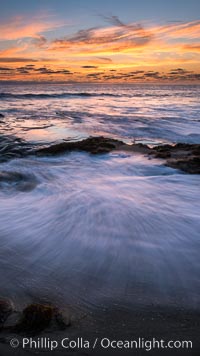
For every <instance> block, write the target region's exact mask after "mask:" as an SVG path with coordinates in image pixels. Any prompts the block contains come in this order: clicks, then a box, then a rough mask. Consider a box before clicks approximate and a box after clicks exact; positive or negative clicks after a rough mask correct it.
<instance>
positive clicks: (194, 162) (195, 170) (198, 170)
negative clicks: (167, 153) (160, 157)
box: [167, 157, 200, 174]
mask: <svg viewBox="0 0 200 356" xmlns="http://www.w3.org/2000/svg"><path fill="white" fill-rule="evenodd" d="M167 165H168V166H169V167H172V168H176V169H180V170H182V171H184V172H186V173H190V174H200V157H191V158H185V159H184V158H183V159H176V160H168V161H167Z"/></svg>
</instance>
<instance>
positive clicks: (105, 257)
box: [0, 84, 200, 309]
mask: <svg viewBox="0 0 200 356" xmlns="http://www.w3.org/2000/svg"><path fill="white" fill-rule="evenodd" d="M199 94H200V86H197V85H150V84H148V85H139V84H138V85H103V84H102V85H91V84H90V85H89V84H87V85H86V84H82V85H77V84H70V85H66V84H20V85H19V84H6V85H3V84H1V85H0V113H1V114H2V117H1V118H0V134H1V136H2V137H6V136H7V137H11V136H12V137H17V138H19V139H22V140H25V141H26V142H28V143H29V145H30V146H31V145H33V146H34V147H35V145H39V146H45V145H51V144H52V143H55V142H63V140H69V141H70V140H71V141H76V140H80V139H83V138H86V137H88V136H99V135H103V136H106V137H112V138H117V139H120V140H123V141H124V142H126V143H132V142H142V143H143V142H144V143H147V144H149V145H150V146H151V145H152V146H154V145H157V144H162V143H172V144H173V143H177V142H186V143H200V114H199V113H200V104H199ZM199 183H200V179H199V176H198V175H189V174H185V173H183V172H181V171H178V170H176V169H172V168H169V167H166V166H165V165H164V163H163V161H162V160H159V159H153V158H152V159H149V157H147V156H145V155H142V154H140V153H129V152H123V151H116V152H112V153H108V154H101V155H91V154H88V153H83V152H71V153H65V154H62V155H59V156H56V157H47V156H46V157H36V156H35V155H32V156H29V157H24V158H14V159H10V160H8V161H5V162H2V163H0V270H1V276H0V283H1V295H2V296H5V297H9V298H11V299H12V300H13V301H14V302H15V304H16V305H26V304H27V303H28V302H32V301H36V300H48V301H51V302H59V303H60V304H66V303H69V304H71V305H72V304H77V305H81V307H83V308H86V309H87V308H89V309H91V308H97V307H98V306H103V305H107V304H108V303H114V304H121V305H127V306H128V305H129V306H133V305H134V306H137V307H139V306H141V307H143V308H144V307H145V306H149V305H152V304H153V305H162V306H163V305H165V306H178V305H182V306H184V307H188V306H190V308H199V295H200V260H199V248H200V238H199V237H200V236H199V231H200V219H199V212H200V189H199Z"/></svg>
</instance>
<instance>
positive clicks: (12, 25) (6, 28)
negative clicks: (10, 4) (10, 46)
mask: <svg viewBox="0 0 200 356" xmlns="http://www.w3.org/2000/svg"><path fill="white" fill-rule="evenodd" d="M60 26H62V25H61V24H59V23H56V22H53V21H49V20H48V19H47V18H45V17H44V16H37V17H33V18H31V19H30V18H28V19H27V18H25V17H23V16H17V17H14V18H12V19H10V21H9V24H8V22H4V23H1V24H0V41H2V40H3V41H5V40H18V39H23V38H26V37H33V38H40V33H41V32H44V31H49V30H52V29H55V28H56V27H60Z"/></svg>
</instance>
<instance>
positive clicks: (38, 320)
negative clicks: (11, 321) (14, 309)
mask: <svg viewBox="0 0 200 356" xmlns="http://www.w3.org/2000/svg"><path fill="white" fill-rule="evenodd" d="M70 325H71V320H70V316H69V313H68V312H66V313H64V312H63V313H62V312H61V311H60V310H59V309H58V308H57V307H55V306H53V305H51V304H30V305H29V306H27V307H26V308H25V309H24V310H23V313H22V317H21V319H20V320H19V322H18V323H17V324H16V325H15V327H14V330H15V331H17V332H27V333H30V334H33V335H34V334H38V333H39V332H41V331H43V330H44V329H46V328H48V327H52V328H56V329H59V330H64V329H65V328H66V327H68V326H70Z"/></svg>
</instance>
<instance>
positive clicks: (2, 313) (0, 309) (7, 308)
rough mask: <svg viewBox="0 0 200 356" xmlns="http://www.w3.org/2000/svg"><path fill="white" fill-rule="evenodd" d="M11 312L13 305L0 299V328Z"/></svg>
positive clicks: (7, 300)
mask: <svg viewBox="0 0 200 356" xmlns="http://www.w3.org/2000/svg"><path fill="white" fill-rule="evenodd" d="M13 311H14V305H13V303H12V302H11V301H10V300H9V299H0V326H2V325H3V324H4V323H5V321H6V319H7V318H8V317H9V315H10V314H11V313H12V312H13Z"/></svg>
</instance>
